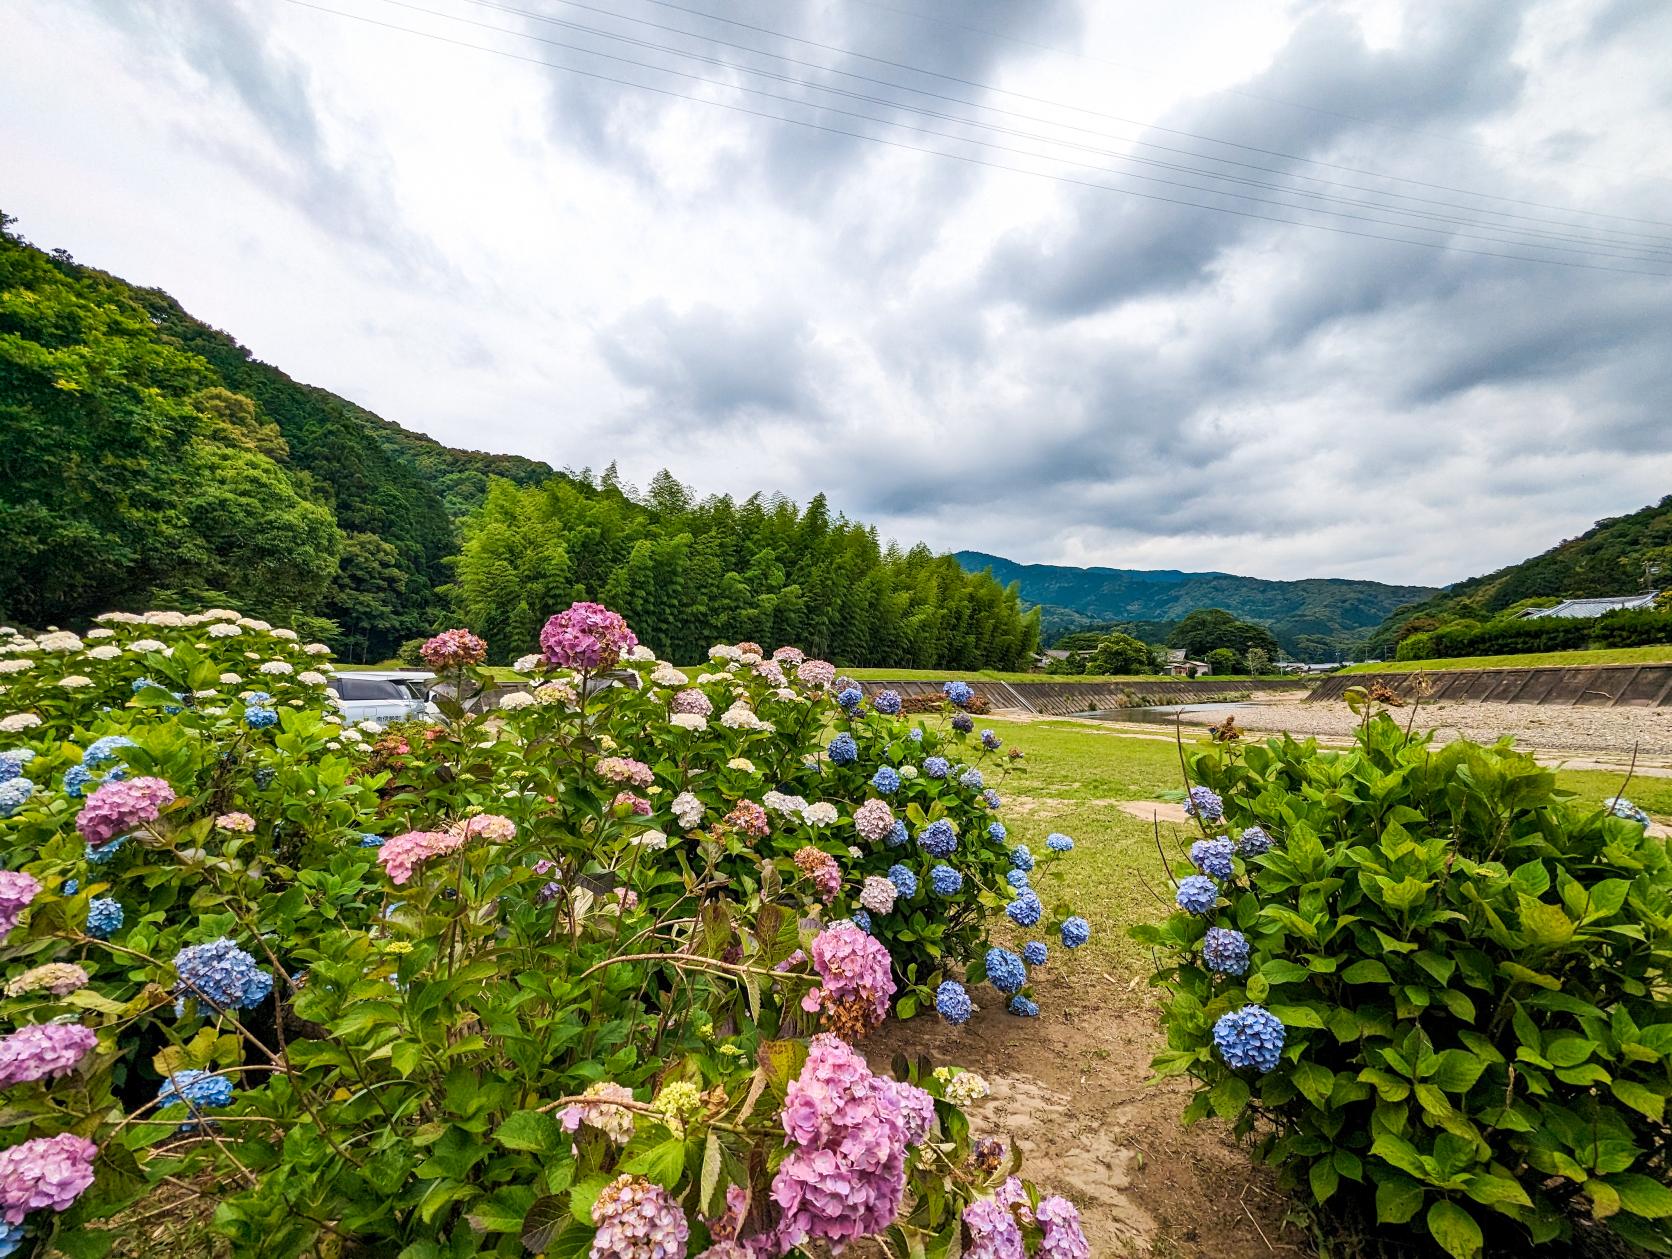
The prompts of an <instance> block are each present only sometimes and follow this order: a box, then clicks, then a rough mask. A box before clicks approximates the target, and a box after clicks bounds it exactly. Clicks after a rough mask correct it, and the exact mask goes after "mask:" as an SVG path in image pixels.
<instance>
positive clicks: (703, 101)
mask: <svg viewBox="0 0 1672 1259" xmlns="http://www.w3.org/2000/svg"><path fill="white" fill-rule="evenodd" d="M285 2H286V3H287V4H294V5H297V6H298V7H300V8H304V9H313V10H315V11H317V12H320V13H328V14H331V15H333V16H335V17H342V18H348V19H350V20H352V21H356V22H362V23H365V24H366V25H369V26H377V27H381V28H383V29H385V30H391V31H398V32H400V33H402V34H406V35H413V36H416V37H418V38H420V39H428V40H431V41H434V42H437V43H443V44H450V45H453V46H455V47H459V48H468V49H471V50H473V51H475V52H483V53H488V54H490V55H492V56H498V57H505V58H508V59H509V60H512V61H520V62H523V63H525V64H528V65H537V66H544V67H546V68H548V69H552V70H561V71H563V72H564V73H566V74H575V75H579V76H581V77H583V78H589V79H596V80H598V81H600V82H605V83H614V84H617V85H619V86H621V87H631V88H636V89H638V90H640V91H645V92H654V93H656V94H657V95H659V96H667V97H672V98H675V99H678V100H685V101H691V102H693V103H695V104H698V105H707V106H710V107H712V108H715V109H725V110H729V111H731V112H733V113H739V114H747V115H749V116H751V117H755V118H764V119H769V120H771V121H773V122H782V123H788V124H790V125H792V126H797V127H804V128H807V129H809V130H813V131H823V132H827V133H829V134H832V135H844V136H848V137H851V138H852V139H856V140H866V141H869V142H870V143H872V144H882V145H887V146H888V147H890V148H896V149H902V150H905V151H908V152H912V153H925V154H928V155H930V156H933V157H943V158H946V159H948V160H950V161H955V162H963V163H965V164H966V165H970V166H980V167H983V168H986V169H989V170H999V171H1008V172H1011V173H1013V174H1018V175H1029V176H1032V177H1034V178H1037V179H1049V180H1052V181H1053V182H1056V183H1061V184H1070V185H1074V186H1076V187H1082V188H1099V189H1102V190H1104V191H1106V192H1116V193H1120V194H1122V195H1123V196H1128V197H1139V198H1142V199H1144V200H1146V201H1159V202H1164V203H1166V204H1169V205H1178V206H1187V207H1190V208H1192V209H1197V210H1208V211H1212V212H1214V213H1218V214H1233V215H1236V216H1238V217H1239V218H1248V219H1259V220H1261V221H1263V222H1268V223H1285V224H1288V225H1290V226H1292V227H1306V228H1311V229H1312V230H1314V231H1320V232H1333V233H1335V234H1337V235H1342V236H1357V237H1361V238H1364V239H1366V240H1382V241H1389V242H1391V243H1393V244H1399V245H1415V246H1418V247H1420V248H1424V249H1437V250H1441V251H1448V252H1451V253H1459V254H1469V255H1474V256H1478V257H1484V258H1501V259H1506V260H1508V261H1512V262H1533V263H1542V264H1544V265H1547V266H1554V267H1570V268H1576V269H1579V270H1584V271H1608V272H1612V273H1614V274H1616V275H1643V276H1652V277H1654V278H1657V279H1666V278H1669V277H1668V276H1667V275H1666V273H1664V272H1659V271H1642V270H1638V269H1635V268H1628V267H1606V266H1598V265H1596V264H1593V263H1585V262H1573V261H1568V260H1566V259H1561V258H1537V257H1528V256H1526V255H1524V254H1505V253H1498V252H1496V251H1493V250H1487V249H1471V248H1469V247H1467V246H1463V245H1451V244H1445V243H1440V242H1435V241H1426V240H1412V239H1410V238H1409V237H1404V236H1389V235H1386V234H1384V233H1380V232H1365V231H1360V230H1358V229H1355V228H1349V227H1339V226H1336V225H1333V224H1328V223H1308V222H1305V221H1304V220H1301V219H1289V218H1282V217H1280V216H1277V215H1271V214H1262V213H1259V212H1257V211H1253V210H1243V209H1238V208H1236V207H1233V206H1215V205H1204V204H1202V203H1201V202H1198V201H1188V200H1185V199H1184V198H1182V197H1170V196H1164V195H1162V194H1160V193H1153V192H1140V191H1138V190H1137V189H1134V188H1120V187H1117V186H1115V185H1112V184H1101V183H1097V182H1096V181H1093V180H1086V179H1076V178H1074V177H1072V176H1068V175H1053V174H1050V173H1048V172H1045V171H1036V170H1030V169H1028V168H1027V167H1024V166H1010V165H1006V164H1005V163H1002V162H993V161H989V160H987V159H985V158H979V157H972V156H970V155H968V154H963V153H948V152H946V151H945V150H942V149H935V148H929V147H927V146H924V145H918V144H909V143H907V142H906V141H903V140H891V139H888V138H887V137H884V136H873V135H866V134H865V133H863V132H859V131H849V130H847V129H846V128H843V127H832V126H828V125H826V124H824V123H817V122H809V121H807V120H805V119H801V118H787V117H785V116H783V115H782V114H774V113H770V112H768V111H766V110H760V109H752V108H750V107H749V106H747V105H737V104H732V103H730V102H726V101H716V100H710V99H708V98H706V97H702V96H697V95H695V94H694V93H690V92H680V91H676V90H674V89H672V88H665V87H656V86H653V85H651V84H648V83H639V82H636V81H635V80H632V79H623V78H619V77H617V76H615V75H608V74H602V73H599V72H598V71H595V70H582V69H579V68H578V67H575V66H566V65H563V64H561V63H559V62H555V61H546V60H543V59H542V58H539V57H529V56H525V55H523V54H521V53H515V52H511V51H509V50H507V49H503V48H492V47H487V46H484V45H482V44H472V43H469V42H467V41H465V40H461V39H454V38H452V37H451V36H447V35H438V34H436V33H434V32H433V31H421V30H416V29H414V28H413V27H410V26H401V25H399V24H397V23H393V22H383V21H380V20H378V19H377V18H371V17H366V16H365V15H363V14H359V13H346V12H344V11H343V10H341V9H333V8H329V7H327V6H325V5H322V4H315V3H313V2H312V0H285ZM725 86H728V87H729V86H731V85H729V84H727V85H725ZM803 105H804V107H806V108H810V109H817V108H820V107H819V106H817V105H806V104H805V103H804V102H803ZM1028 156H1034V157H1038V156H1041V155H1039V154H1029V155H1028ZM1046 160H1049V159H1046ZM1218 195H1230V194H1218Z"/></svg>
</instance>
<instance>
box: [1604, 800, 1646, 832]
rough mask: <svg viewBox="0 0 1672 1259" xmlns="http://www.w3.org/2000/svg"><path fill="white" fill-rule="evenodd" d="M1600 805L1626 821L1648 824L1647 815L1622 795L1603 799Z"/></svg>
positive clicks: (1641, 824)
mask: <svg viewBox="0 0 1672 1259" xmlns="http://www.w3.org/2000/svg"><path fill="white" fill-rule="evenodd" d="M1602 807H1603V808H1605V809H1607V810H1608V811H1609V812H1610V813H1612V814H1613V815H1614V816H1615V817H1617V818H1624V819H1625V820H1626V821H1628V822H1636V823H1637V824H1638V825H1639V826H1647V825H1648V824H1649V815H1648V814H1647V813H1645V812H1643V810H1642V809H1640V808H1638V807H1637V806H1636V805H1635V804H1633V803H1632V802H1631V801H1630V800H1627V799H1626V798H1625V797H1624V796H1615V797H1614V798H1613V799H1612V800H1604V801H1603V802H1602Z"/></svg>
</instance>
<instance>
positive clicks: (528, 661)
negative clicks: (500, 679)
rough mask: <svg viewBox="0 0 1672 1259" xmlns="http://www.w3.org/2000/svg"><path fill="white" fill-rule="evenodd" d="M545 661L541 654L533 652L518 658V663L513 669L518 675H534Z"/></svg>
mask: <svg viewBox="0 0 1672 1259" xmlns="http://www.w3.org/2000/svg"><path fill="white" fill-rule="evenodd" d="M544 659H545V657H544V656H542V655H541V654H540V653H539V652H537V651H531V652H529V653H528V654H527V655H526V656H518V657H517V662H516V663H515V664H514V665H512V666H511V668H512V669H514V670H516V671H517V672H518V673H533V672H534V671H535V670H536V669H538V668H539V667H540V662H541V661H542V660H544Z"/></svg>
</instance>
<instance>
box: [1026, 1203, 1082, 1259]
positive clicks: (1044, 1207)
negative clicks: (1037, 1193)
mask: <svg viewBox="0 0 1672 1259" xmlns="http://www.w3.org/2000/svg"><path fill="white" fill-rule="evenodd" d="M1036 1214H1037V1215H1038V1216H1039V1227H1040V1228H1042V1229H1043V1230H1044V1231H1045V1236H1044V1237H1043V1238H1042V1239H1041V1240H1040V1243H1039V1259H1091V1246H1090V1245H1089V1244H1087V1242H1086V1234H1085V1232H1084V1230H1082V1229H1081V1227H1080V1213H1079V1212H1078V1211H1076V1210H1075V1209H1074V1204H1073V1203H1072V1202H1070V1201H1069V1200H1068V1199H1067V1198H1062V1197H1057V1196H1056V1195H1052V1196H1051V1197H1049V1198H1041V1199H1040V1200H1039V1210H1038V1211H1037V1212H1036Z"/></svg>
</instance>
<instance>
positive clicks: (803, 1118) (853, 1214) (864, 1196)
mask: <svg viewBox="0 0 1672 1259" xmlns="http://www.w3.org/2000/svg"><path fill="white" fill-rule="evenodd" d="M921 1092H922V1090H921V1089H917V1088H913V1087H912V1086H911V1085H909V1084H901V1083H898V1082H897V1081H894V1080H891V1079H889V1078H888V1077H886V1076H879V1075H873V1074H872V1073H871V1069H870V1067H868V1066H867V1065H866V1064H865V1059H864V1058H863V1057H861V1056H860V1055H859V1054H858V1053H856V1052H855V1051H854V1050H853V1049H851V1048H849V1047H848V1046H847V1045H846V1044H844V1043H843V1042H842V1041H841V1040H840V1039H838V1038H837V1037H835V1036H831V1035H828V1034H820V1035H818V1036H815V1037H813V1040H812V1043H811V1045H810V1046H809V1052H808V1055H807V1062H806V1064H805V1065H804V1066H803V1067H802V1068H801V1074H800V1075H799V1076H798V1077H797V1078H796V1080H795V1082H794V1083H793V1084H791V1085H790V1087H789V1091H788V1093H787V1095H786V1096H785V1099H784V1109H783V1112H782V1114H781V1116H780V1118H781V1120H782V1122H783V1125H784V1135H785V1137H786V1138H787V1142H788V1144H789V1145H790V1147H791V1149H790V1152H789V1153H788V1154H787V1155H786V1156H785V1158H784V1161H783V1163H781V1164H780V1165H779V1167H778V1172H777V1174H776V1175H775V1176H774V1177H773V1178H772V1200H773V1201H774V1202H775V1203H776V1204H777V1206H778V1208H779V1211H780V1213H781V1215H780V1218H779V1222H778V1226H777V1241H778V1244H779V1246H780V1247H781V1249H783V1250H788V1249H790V1248H792V1247H795V1246H799V1245H801V1244H802V1243H803V1242H805V1241H807V1240H808V1239H809V1238H819V1239H822V1240H825V1241H828V1242H830V1243H832V1246H833V1248H835V1249H837V1250H840V1249H841V1248H842V1246H843V1245H845V1244H846V1243H848V1242H850V1241H853V1240H854V1239H855V1238H859V1237H865V1236H868V1235H870V1234H873V1233H880V1232H881V1231H882V1230H883V1229H885V1228H887V1227H888V1226H889V1225H890V1224H892V1223H893V1222H894V1219H895V1217H896V1216H897V1215H898V1214H899V1213H900V1201H901V1197H902V1195H903V1193H904V1191H905V1187H906V1150H907V1148H908V1147H909V1146H910V1145H912V1144H914V1141H913V1136H912V1133H913V1129H914V1127H916V1126H917V1124H916V1122H915V1121H914V1119H913V1118H908V1110H909V1111H910V1112H911V1114H912V1115H913V1116H920V1115H921V1113H922V1105H921V1103H920V1102H919V1101H918V1099H916V1098H913V1097H912V1096H911V1095H912V1094H915V1093H921ZM923 1100H924V1101H927V1097H925V1098H924V1099H923ZM929 1105H930V1106H931V1107H932V1106H933V1103H932V1102H931V1103H929ZM918 1139H921V1133H920V1134H919V1136H918Z"/></svg>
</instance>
